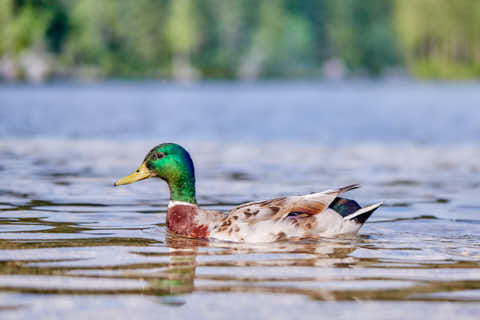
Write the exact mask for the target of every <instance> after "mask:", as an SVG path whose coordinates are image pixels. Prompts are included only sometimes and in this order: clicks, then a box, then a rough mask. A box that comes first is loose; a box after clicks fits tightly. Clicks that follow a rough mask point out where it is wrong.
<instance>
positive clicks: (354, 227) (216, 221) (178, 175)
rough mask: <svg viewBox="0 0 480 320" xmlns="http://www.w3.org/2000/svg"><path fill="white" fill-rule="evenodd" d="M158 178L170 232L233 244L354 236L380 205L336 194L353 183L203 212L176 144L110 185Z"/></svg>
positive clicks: (152, 153) (160, 148) (161, 148)
mask: <svg viewBox="0 0 480 320" xmlns="http://www.w3.org/2000/svg"><path fill="white" fill-rule="evenodd" d="M151 177H157V178H161V179H162V180H164V181H165V182H166V183H167V184H168V187H169V189H170V203H169V205H168V211H167V218H166V223H167V227H168V229H169V230H170V231H173V232H175V233H177V234H180V235H183V236H187V237H191V238H205V239H218V240H225V241H235V242H272V241H278V240H286V239H292V238H294V239H300V238H309V237H318V236H336V235H341V234H356V233H357V232H358V230H359V229H360V227H361V226H362V225H363V223H364V222H365V221H366V220H367V219H368V218H369V217H370V215H371V214H372V213H373V212H374V211H375V209H377V208H378V207H379V206H381V205H382V203H381V202H380V203H377V204H374V205H371V206H367V207H364V208H361V207H360V206H359V205H358V203H357V202H356V201H354V200H350V199H346V198H342V197H340V195H342V194H343V193H344V192H347V191H350V190H353V189H356V188H358V187H359V185H358V184H352V185H349V186H346V187H343V188H339V189H336V190H327V191H323V192H319V193H312V194H307V195H302V196H288V197H281V198H276V199H271V200H265V201H256V202H249V203H245V204H242V205H239V206H237V207H235V208H233V209H231V210H230V211H228V212H227V213H226V214H225V213H223V212H220V211H213V210H206V209H202V208H200V207H199V206H198V204H197V201H196V199H195V170H194V167H193V161H192V158H191V157H190V155H189V153H188V152H187V151H186V150H185V149H184V148H183V147H181V146H180V145H178V144H175V143H163V144H160V145H158V146H156V147H155V148H153V149H152V150H151V151H150V152H149V153H148V154H147V155H146V157H145V159H144V160H143V162H142V164H141V165H140V167H138V169H137V170H135V171H134V172H133V173H132V174H131V175H129V176H127V177H124V178H122V179H120V180H118V181H117V182H115V184H114V185H115V186H119V185H124V184H130V183H133V182H136V181H140V180H143V179H147V178H151Z"/></svg>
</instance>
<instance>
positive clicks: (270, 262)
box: [150, 234, 358, 305]
mask: <svg viewBox="0 0 480 320" xmlns="http://www.w3.org/2000/svg"><path fill="white" fill-rule="evenodd" d="M357 240H358V239H357ZM355 243H356V241H352V240H351V239H343V240H342V239H335V240H332V239H323V240H321V241H320V240H318V239H315V240H302V241H285V242H277V243H268V244H247V243H229V242H215V241H206V240H196V239H188V238H183V237H179V236H177V235H174V234H167V236H166V246H167V247H168V249H169V252H168V257H169V262H168V268H167V269H166V270H165V271H163V272H162V276H161V277H160V278H155V279H152V280H150V281H151V286H152V289H154V290H155V292H156V293H157V294H158V295H178V294H188V293H192V292H194V291H209V292H212V291H215V292H218V291H223V292H226V291H228V292H238V291H241V292H258V291H262V292H271V293H274V292H276V291H277V290H278V288H279V287H278V286H275V285H273V286H272V285H271V284H272V283H273V284H274V283H275V282H277V283H280V282H291V281H298V282H299V284H300V287H301V281H307V280H309V281H311V280H315V277H314V276H312V277H308V279H307V278H305V279H302V278H300V279H299V278H298V277H293V276H292V277H291V276H289V275H288V274H287V275H285V274H284V273H283V272H282V275H275V274H263V276H262V275H256V274H255V272H250V271H249V270H247V271H248V272H243V271H245V268H250V267H267V268H268V267H292V266H307V267H332V266H333V267H334V266H337V265H338V266H345V265H350V264H354V263H355V262H356V259H355V258H354V257H352V256H351V253H352V252H353V251H354V250H355V249H356V245H355ZM201 248H203V249H201ZM197 256H210V257H208V258H204V259H200V262H199V261H197V260H198V259H197ZM240 256H241V257H240ZM215 257H218V259H215ZM239 257H240V258H239ZM245 257H246V258H247V259H245ZM226 267H227V268H228V267H230V268H231V273H228V274H225V268H226ZM196 268H209V269H210V270H208V272H202V273H201V274H200V275H196ZM237 268H242V270H240V271H241V272H238V271H239V269H237ZM216 271H218V272H216ZM217 273H218V274H217ZM195 280H197V281H196V282H195ZM225 281H228V284H226V283H225ZM298 288H299V286H298V285H296V286H292V288H291V289H292V290H291V291H292V292H291V293H298ZM285 290H286V291H289V290H288V287H282V292H284V293H285ZM162 303H166V302H165V301H163V300H162ZM169 304H171V303H170V302H169ZM175 304H177V305H178V304H179V302H178V301H176V302H175Z"/></svg>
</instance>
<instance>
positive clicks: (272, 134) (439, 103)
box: [0, 82, 480, 319]
mask: <svg viewBox="0 0 480 320" xmlns="http://www.w3.org/2000/svg"><path fill="white" fill-rule="evenodd" d="M479 106H480V85H479V84H475V83H464V84H449V83H408V82H346V83H283V82H279V83H276V82H271V83H259V84H235V83H205V84H201V85H195V86H175V85H171V84H160V83H153V82H144V83H128V82H127V83H125V82H111V83H106V84H95V85H82V84H69V85H65V84H53V85H49V86H12V85H10V86H6V85H4V86H3V87H0V176H1V177H2V178H1V179H0V297H1V299H0V318H1V319H24V318H35V319H66V318H68V319H86V318H97V319H100V318H124V319H136V318H138V319H140V318H142V319H224V318H226V317H229V318H231V319H259V318H268V319H425V318H429V319H430V318H432V319H433V318H435V319H452V318H455V319H478V317H479V316H480V197H479V191H480V161H479V159H480V108H479ZM167 141H171V142H177V143H180V144H182V145H183V146H185V147H186V148H187V149H188V150H189V151H190V153H191V155H192V157H193V159H194V162H195V164H196V172H197V190H198V195H197V199H198V201H199V202H200V204H202V205H204V206H205V207H209V208H212V209H223V210H227V209H228V208H230V207H232V206H234V205H237V204H240V203H243V202H247V201H253V200H261V199H269V198H272V197H278V196H283V195H293V194H302V193H309V192H313V191H322V190H324V189H328V188H333V187H340V186H343V185H348V184H351V183H361V184H362V188H361V189H358V190H354V191H352V192H350V193H349V196H350V197H352V198H354V199H356V200H358V201H359V203H360V204H362V205H366V204H371V203H375V202H378V201H384V202H385V206H384V207H382V208H380V209H379V210H377V211H376V212H375V214H374V215H373V216H372V217H371V218H370V220H369V221H368V222H367V224H366V225H365V226H364V227H363V228H362V229H361V231H360V234H359V236H358V237H354V238H337V239H335V238H332V239H330V238H326V239H321V240H308V239H306V240H303V241H287V242H278V243H273V244H236V243H228V242H208V241H203V240H192V239H185V238H181V237H178V236H175V235H173V234H169V233H168V232H167V231H166V228H165V213H166V205H167V204H168V198H169V195H168V189H167V187H166V185H164V183H162V182H161V181H158V180H156V181H154V179H150V180H147V181H142V182H139V183H136V184H132V185H128V186H124V187H118V188H114V187H113V182H114V181H115V180H116V179H118V178H120V177H123V176H125V175H126V174H129V173H130V172H131V171H132V170H134V169H136V168H137V166H138V165H139V164H140V162H141V161H142V160H143V157H144V155H145V153H146V152H147V151H148V150H150V149H151V147H153V146H154V145H156V144H159V143H162V142H167Z"/></svg>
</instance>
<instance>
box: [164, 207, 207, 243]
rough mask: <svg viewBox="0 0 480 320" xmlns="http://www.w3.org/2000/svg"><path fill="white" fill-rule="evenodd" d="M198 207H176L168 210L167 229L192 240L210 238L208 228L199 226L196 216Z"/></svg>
mask: <svg viewBox="0 0 480 320" xmlns="http://www.w3.org/2000/svg"><path fill="white" fill-rule="evenodd" d="M196 214H197V207H195V206H185V205H175V206H173V207H170V208H168V212H167V227H168V229H169V230H171V231H173V232H175V233H178V234H181V235H184V236H187V237H192V238H206V237H207V236H208V233H209V232H208V226H206V225H197V224H196V223H195V215H196Z"/></svg>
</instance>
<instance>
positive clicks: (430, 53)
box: [0, 0, 480, 81]
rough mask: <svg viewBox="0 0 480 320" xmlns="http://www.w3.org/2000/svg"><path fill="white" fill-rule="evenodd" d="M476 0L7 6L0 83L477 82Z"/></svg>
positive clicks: (13, 0)
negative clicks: (399, 78) (409, 78)
mask: <svg viewBox="0 0 480 320" xmlns="http://www.w3.org/2000/svg"><path fill="white" fill-rule="evenodd" d="M477 21H480V1H478V0H455V1H451V0H415V1H410V0H342V1H337V0H302V1H297V0H198V1H193V0H135V1H130V0H101V1H98V0H75V1H68V0H0V78H5V79H28V80H32V81H41V80H43V79H45V78H48V77H50V76H56V77H81V78H98V77H148V78H174V79H177V80H193V79H198V78H208V79H211V78H241V79H255V78H262V77H263V78H265V77H268V78H272V77H304V78H305V77H320V76H327V77H332V78H341V77H344V76H378V75H382V74H384V73H388V72H389V71H392V70H402V69H403V70H407V72H409V73H410V74H412V75H414V76H419V77H426V78H473V77H478V76H480V23H478V22H477Z"/></svg>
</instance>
